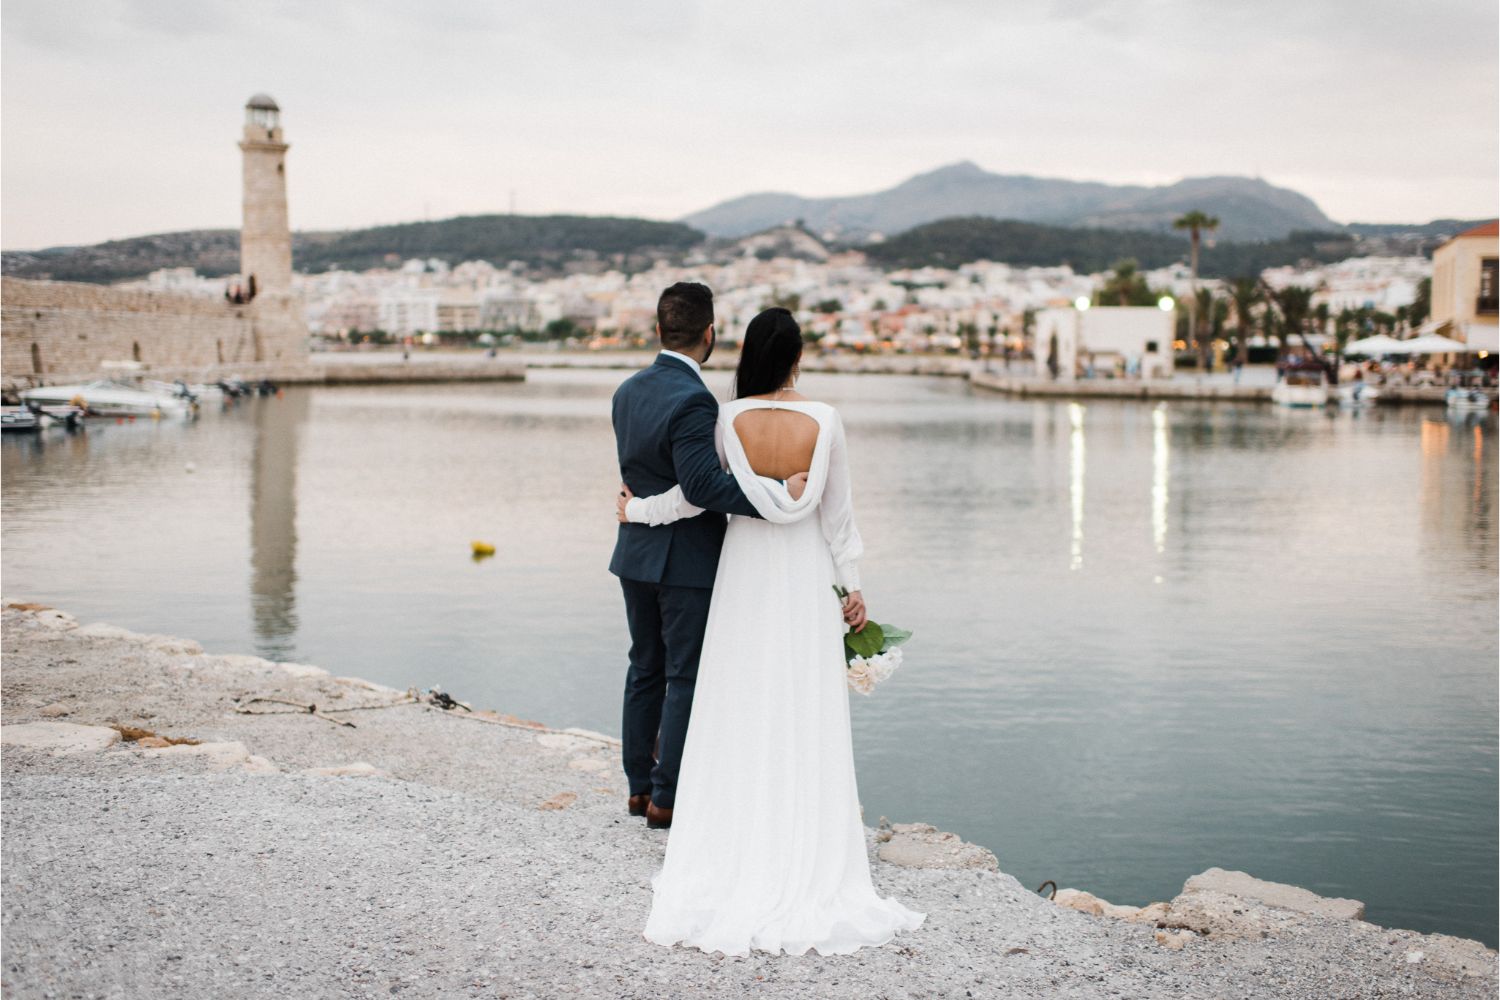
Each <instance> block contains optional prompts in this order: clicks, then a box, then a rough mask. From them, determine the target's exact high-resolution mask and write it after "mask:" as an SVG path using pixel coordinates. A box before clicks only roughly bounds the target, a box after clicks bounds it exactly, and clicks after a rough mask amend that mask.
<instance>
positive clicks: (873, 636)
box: [844, 622, 885, 657]
mask: <svg viewBox="0 0 1500 1000" xmlns="http://www.w3.org/2000/svg"><path fill="white" fill-rule="evenodd" d="M884 644H885V632H884V631H882V630H881V628H880V626H879V625H877V624H875V623H874V622H869V623H867V624H866V625H865V627H864V631H862V632H846V633H845V634H844V645H845V646H846V647H847V648H848V649H849V650H850V651H852V652H853V653H854V654H855V655H856V656H866V657H869V656H874V655H875V654H876V653H878V652H880V647H881V646H882V645H884Z"/></svg>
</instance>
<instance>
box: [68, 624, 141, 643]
mask: <svg viewBox="0 0 1500 1000" xmlns="http://www.w3.org/2000/svg"><path fill="white" fill-rule="evenodd" d="M74 634H75V635H81V636H87V637H88V638H90V639H119V640H121V641H123V642H143V641H145V640H146V639H147V638H148V637H147V636H144V635H142V634H141V633H139V632H132V631H130V629H128V628H121V627H120V626H118V625H110V624H108V623H107V622H92V623H90V624H88V625H80V626H79V627H78V629H77V630H76V631H75V632H74Z"/></svg>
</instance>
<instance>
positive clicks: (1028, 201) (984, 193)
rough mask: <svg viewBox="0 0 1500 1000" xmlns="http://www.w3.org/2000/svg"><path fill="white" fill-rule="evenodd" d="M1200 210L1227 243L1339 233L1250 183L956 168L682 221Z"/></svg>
mask: <svg viewBox="0 0 1500 1000" xmlns="http://www.w3.org/2000/svg"><path fill="white" fill-rule="evenodd" d="M1193 209H1201V210H1202V211H1204V212H1207V213H1208V214H1210V215H1216V216H1218V217H1219V219H1220V223H1221V224H1220V228H1219V235H1220V236H1221V237H1223V238H1226V239H1233V240H1242V241H1247V240H1270V239H1281V238H1282V237H1285V236H1287V235H1288V234H1290V233H1292V232H1295V231H1297V230H1321V231H1328V230H1332V229H1337V228H1339V227H1338V226H1337V225H1336V224H1335V223H1334V222H1332V221H1331V220H1330V219H1329V218H1328V217H1327V216H1326V215H1324V214H1323V212H1322V210H1321V209H1319V208H1318V206H1317V205H1316V204H1314V203H1313V201H1312V200H1311V199H1310V198H1307V197H1305V196H1304V195H1301V194H1298V193H1297V192H1295V191H1290V190H1287V189H1286V188H1278V187H1274V186H1272V185H1270V184H1267V183H1266V182H1265V181H1263V180H1259V179H1254V178H1249V177H1191V178H1188V179H1186V180H1182V181H1178V182H1177V183H1176V184H1169V185H1165V186H1161V187H1143V186H1132V185H1115V184H1102V183H1097V182H1092V181H1069V180H1059V179H1056V178H1046V177H1030V176H1025V175H1019V174H994V173H990V172H989V171H987V170H984V169H982V168H980V167H978V166H976V165H974V164H973V163H967V162H965V163H955V164H952V165H950V166H946V167H942V168H940V169H938V170H934V171H931V172H929V173H925V174H919V175H917V176H916V177H913V178H911V179H910V180H907V181H904V182H903V183H901V184H898V185H896V186H895V187H893V188H890V189H889V190H886V191H879V192H876V193H874V194H865V195H853V196H847V197H837V198H803V197H800V196H798V195H793V194H784V193H768V194H752V195H745V196H743V197H740V198H735V199H732V200H730V201H726V202H723V203H721V204H718V205H715V206H713V207H712V208H708V209H705V210H704V211H701V212H695V213H693V214H692V215H689V216H687V217H686V218H684V219H683V220H682V221H683V222H685V223H687V224H688V225H691V226H694V227H696V228H698V229H702V230H703V231H704V232H707V233H710V234H712V235H714V236H726V237H737V236H743V235H745V234H747V233H752V232H756V231H759V230H762V229H767V228H770V227H772V226H775V225H778V224H780V223H783V222H786V221H788V220H790V219H801V220H802V221H803V222H804V223H805V224H806V225H807V226H808V227H809V228H811V229H813V230H814V231H818V232H823V231H833V232H839V233H843V234H847V235H849V236H851V237H859V236H862V235H868V234H870V233H896V232H900V231H902V230H905V229H909V228H911V227H913V226H919V225H922V224H924V223H928V222H934V221H936V220H938V219H944V218H952V217H954V216H970V215H979V216H988V217H990V218H997V219H1016V220H1020V221H1023V222H1038V223H1046V224H1049V225H1053V226H1085V227H1091V228H1105V229H1132V230H1140V231H1148V232H1171V230H1172V220H1173V219H1176V218H1177V217H1178V216H1180V215H1182V213H1184V212H1187V211H1191V210H1193Z"/></svg>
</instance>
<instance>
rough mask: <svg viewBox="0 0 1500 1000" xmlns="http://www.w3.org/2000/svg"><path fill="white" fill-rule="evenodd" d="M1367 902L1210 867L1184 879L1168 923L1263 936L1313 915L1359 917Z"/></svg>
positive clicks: (1227, 935) (1216, 932) (1319, 917)
mask: <svg viewBox="0 0 1500 1000" xmlns="http://www.w3.org/2000/svg"><path fill="white" fill-rule="evenodd" d="M1364 912H1365V904H1363V903H1361V902H1360V901H1359V900H1357V899H1332V898H1326V897H1323V896H1319V895H1318V894H1317V893H1314V892H1309V891H1308V890H1306V889H1303V888H1301V887H1299V886H1295V885H1284V884H1282V883H1280V882H1266V881H1264V880H1262V879H1258V878H1253V877H1252V876H1250V875H1246V874H1245V873H1244V872H1231V871H1225V870H1223V869H1222V868H1210V869H1209V870H1208V871H1206V872H1203V873H1202V874H1199V875H1194V876H1193V877H1192V878H1190V879H1188V880H1187V882H1185V883H1184V884H1183V887H1182V892H1181V893H1179V894H1178V895H1177V897H1176V898H1174V899H1173V900H1172V902H1171V911H1170V913H1169V915H1168V916H1167V918H1166V921H1165V923H1166V925H1167V926H1168V927H1179V928H1186V929H1187V930H1191V931H1196V932H1197V933H1199V934H1207V935H1211V936H1213V937H1219V938H1248V939H1255V938H1264V937H1268V936H1270V935H1272V934H1279V933H1282V932H1284V931H1287V930H1290V929H1292V928H1293V927H1295V926H1297V925H1299V924H1303V923H1306V922H1307V921H1309V920H1359V919H1361V918H1363V916H1364Z"/></svg>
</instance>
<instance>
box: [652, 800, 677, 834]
mask: <svg viewBox="0 0 1500 1000" xmlns="http://www.w3.org/2000/svg"><path fill="white" fill-rule="evenodd" d="M646 829H648V830H670V829H672V810H670V809H663V808H661V807H660V806H658V805H657V804H656V803H655V802H653V803H651V804H650V805H648V806H647V807H646Z"/></svg>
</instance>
